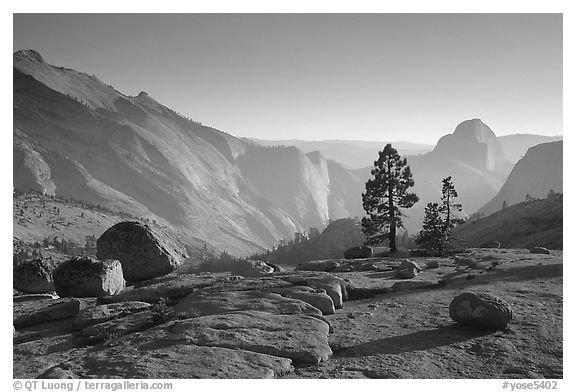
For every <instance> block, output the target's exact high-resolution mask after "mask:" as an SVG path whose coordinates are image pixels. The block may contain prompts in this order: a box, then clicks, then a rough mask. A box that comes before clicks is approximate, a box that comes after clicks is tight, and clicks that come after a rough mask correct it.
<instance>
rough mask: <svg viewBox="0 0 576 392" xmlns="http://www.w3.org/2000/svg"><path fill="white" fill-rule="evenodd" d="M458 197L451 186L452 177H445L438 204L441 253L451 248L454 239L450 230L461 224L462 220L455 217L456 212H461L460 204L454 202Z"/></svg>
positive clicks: (452, 185)
mask: <svg viewBox="0 0 576 392" xmlns="http://www.w3.org/2000/svg"><path fill="white" fill-rule="evenodd" d="M457 197H458V192H456V188H454V184H452V177H446V178H445V179H443V180H442V198H441V200H442V201H441V204H440V213H441V215H442V216H443V220H444V228H443V229H444V232H443V234H444V235H443V242H444V245H443V249H442V250H443V251H444V252H445V251H447V250H449V249H451V248H452V247H453V242H454V239H453V238H452V229H453V228H454V227H455V226H456V225H458V224H460V223H463V222H464V220H463V219H461V218H459V217H458V216H457V215H456V212H460V211H462V204H460V203H456V202H454V199H455V198H457Z"/></svg>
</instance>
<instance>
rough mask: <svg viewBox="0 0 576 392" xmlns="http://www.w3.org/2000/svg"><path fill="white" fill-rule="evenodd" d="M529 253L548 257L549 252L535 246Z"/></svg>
mask: <svg viewBox="0 0 576 392" xmlns="http://www.w3.org/2000/svg"><path fill="white" fill-rule="evenodd" d="M529 250H530V253H537V254H541V255H549V254H550V251H549V250H548V249H546V248H544V247H542V246H535V247H533V248H530V249H529Z"/></svg>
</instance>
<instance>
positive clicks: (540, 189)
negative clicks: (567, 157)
mask: <svg viewBox="0 0 576 392" xmlns="http://www.w3.org/2000/svg"><path fill="white" fill-rule="evenodd" d="M562 172H563V142H562V141H558V142H551V143H542V144H538V145H536V146H534V147H531V148H530V149H529V150H528V151H527V152H526V155H524V157H523V158H522V159H520V160H519V161H518V163H516V165H515V166H514V168H513V169H512V171H511V172H510V175H509V176H508V178H507V179H506V182H505V183H504V184H503V185H502V188H501V189H500V190H499V191H498V194H497V195H495V196H494V198H493V199H491V200H490V201H489V202H488V203H487V204H486V205H485V206H483V207H482V208H481V209H480V210H479V212H480V213H481V214H483V215H485V216H488V215H490V214H493V213H494V212H496V211H499V210H500V209H502V207H503V206H512V205H513V204H517V203H520V202H523V201H525V200H526V196H527V195H529V196H531V197H533V198H539V199H541V198H545V197H547V195H548V193H549V192H550V191H551V190H552V191H554V192H556V193H562V192H563V178H562Z"/></svg>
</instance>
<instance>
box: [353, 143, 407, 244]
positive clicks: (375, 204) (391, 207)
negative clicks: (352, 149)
mask: <svg viewBox="0 0 576 392" xmlns="http://www.w3.org/2000/svg"><path fill="white" fill-rule="evenodd" d="M371 174H372V175H373V176H374V178H371V179H370V180H368V181H367V182H366V193H363V194H362V206H363V207H364V210H365V211H366V214H367V215H368V216H367V217H365V218H363V219H362V230H363V232H364V234H365V235H366V238H367V240H366V243H367V244H369V245H375V244H379V243H381V242H383V241H384V240H385V239H386V238H387V239H388V246H389V247H390V251H391V252H395V251H396V250H397V248H396V229H397V228H401V227H403V224H402V219H401V216H402V212H401V210H400V208H410V207H412V206H413V205H414V204H415V203H416V202H418V196H416V194H415V193H409V192H408V188H410V187H412V186H414V180H413V179H412V172H411V171H410V166H408V165H407V161H406V158H402V157H401V156H400V155H399V154H398V151H397V150H396V149H395V148H394V147H392V145H391V144H390V143H388V144H387V145H386V146H385V147H384V149H383V150H382V151H380V153H379V157H378V160H377V161H375V162H374V169H372V171H371Z"/></svg>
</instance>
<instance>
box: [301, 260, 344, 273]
mask: <svg viewBox="0 0 576 392" xmlns="http://www.w3.org/2000/svg"><path fill="white" fill-rule="evenodd" d="M341 265H342V261H341V260H312V261H307V262H305V263H301V264H298V265H297V266H296V268H294V270H295V271H325V272H329V271H333V270H334V271H336V269H338V268H339V267H340V266H341Z"/></svg>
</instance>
